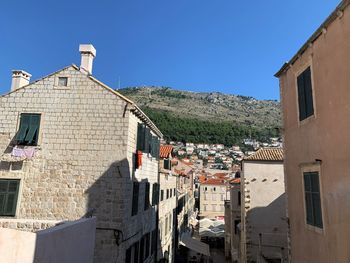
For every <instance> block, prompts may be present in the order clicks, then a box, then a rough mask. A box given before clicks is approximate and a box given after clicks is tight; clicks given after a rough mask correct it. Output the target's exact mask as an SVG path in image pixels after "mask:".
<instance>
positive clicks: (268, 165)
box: [240, 148, 288, 262]
mask: <svg viewBox="0 0 350 263" xmlns="http://www.w3.org/2000/svg"><path fill="white" fill-rule="evenodd" d="M240 192H241V201H242V205H241V235H240V243H241V245H240V248H241V255H240V256H241V262H265V261H267V262H269V260H270V261H275V262H287V260H288V241H287V240H288V222H287V218H286V197H285V184H284V168H283V150H282V149H277V148H261V149H259V150H258V151H257V152H256V153H254V154H253V155H250V156H249V157H246V158H245V159H244V160H243V161H242V173H241V191H240ZM264 260H265V261H264Z"/></svg>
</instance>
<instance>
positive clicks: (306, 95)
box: [297, 67, 314, 121]
mask: <svg viewBox="0 0 350 263" xmlns="http://www.w3.org/2000/svg"><path fill="white" fill-rule="evenodd" d="M297 83H298V103H299V120H300V121H302V120H304V119H306V118H308V117H310V116H312V115H313V114H314V105H313V99H312V82H311V68H310V67H308V68H307V69H306V70H305V71H304V72H303V73H301V74H300V75H299V76H298V79H297Z"/></svg>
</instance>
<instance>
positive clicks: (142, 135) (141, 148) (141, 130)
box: [137, 123, 145, 151]
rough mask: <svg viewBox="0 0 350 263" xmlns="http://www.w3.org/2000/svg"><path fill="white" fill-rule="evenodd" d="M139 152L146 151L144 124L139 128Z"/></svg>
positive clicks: (140, 124) (139, 125)
mask: <svg viewBox="0 0 350 263" xmlns="http://www.w3.org/2000/svg"><path fill="white" fill-rule="evenodd" d="M137 150H139V151H144V150H145V126H144V125H143V124H142V123H139V124H138V126H137Z"/></svg>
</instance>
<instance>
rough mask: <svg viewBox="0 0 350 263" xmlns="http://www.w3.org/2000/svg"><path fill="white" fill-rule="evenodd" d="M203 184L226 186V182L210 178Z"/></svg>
mask: <svg viewBox="0 0 350 263" xmlns="http://www.w3.org/2000/svg"><path fill="white" fill-rule="evenodd" d="M202 184H214V185H225V180H222V179H215V178H209V179H208V180H206V181H205V182H203V183H202Z"/></svg>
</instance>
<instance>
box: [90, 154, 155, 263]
mask: <svg viewBox="0 0 350 263" xmlns="http://www.w3.org/2000/svg"><path fill="white" fill-rule="evenodd" d="M130 167H131V168H130ZM133 182H139V194H138V210H137V214H135V215H134V216H132V199H133ZM147 182H148V179H143V180H141V181H139V180H136V178H135V169H134V164H132V165H130V163H129V161H128V160H127V159H123V160H121V161H117V162H114V163H112V164H111V165H110V167H109V168H108V169H107V170H106V171H105V172H104V173H103V174H102V175H101V176H99V177H98V178H97V180H96V181H95V183H94V184H93V185H92V186H91V187H90V188H89V189H88V190H87V191H86V193H87V194H88V203H87V213H86V214H85V215H84V217H90V216H92V215H93V216H96V217H97V227H96V242H95V254H94V262H107V263H108V262H124V261H125V256H126V250H127V249H128V248H129V247H131V246H133V245H135V244H136V243H138V245H140V244H141V239H142V237H143V235H144V234H147V233H150V235H151V236H152V230H155V229H154V227H153V226H154V225H156V222H150V221H152V220H155V219H156V208H155V207H154V206H152V200H150V201H149V204H150V205H149V206H148V209H145V206H146V204H145V201H144V197H145V192H146V183H147ZM152 190H153V187H152V185H151V187H150V191H149V196H150V198H151V197H152ZM148 230H150V231H148ZM145 243H146V241H145ZM151 243H152V239H151V238H150V244H151ZM149 249H150V247H149ZM143 254H144V255H143V256H144V257H146V255H147V253H146V249H144V252H143ZM148 254H149V255H151V252H150V253H148ZM139 256H141V254H140V253H139ZM132 257H134V256H132Z"/></svg>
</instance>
